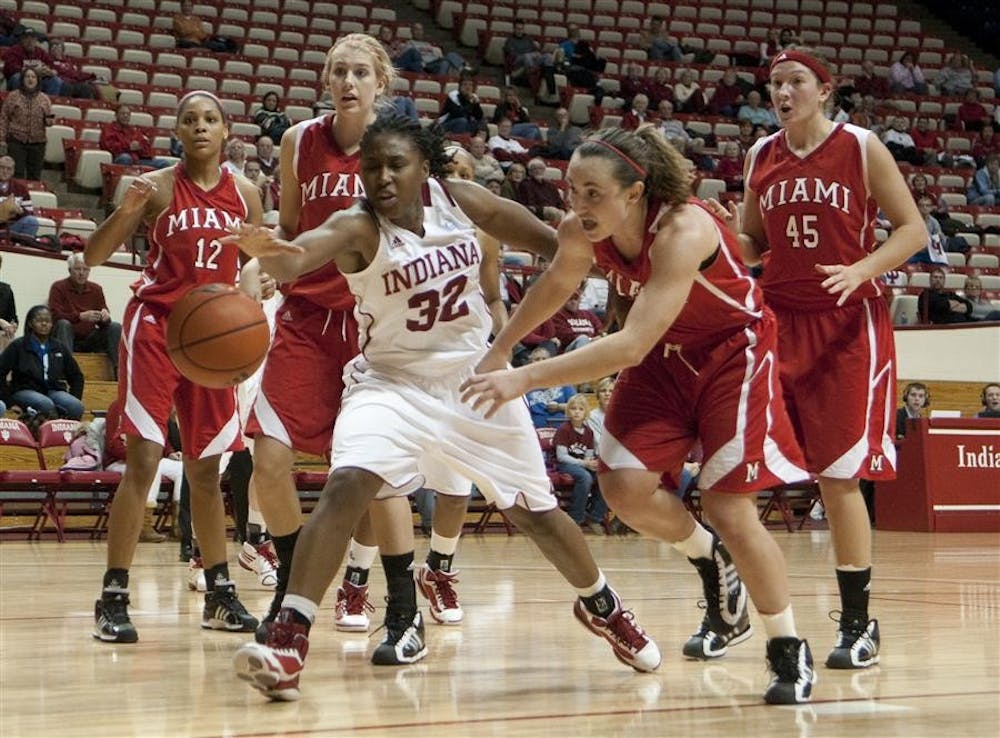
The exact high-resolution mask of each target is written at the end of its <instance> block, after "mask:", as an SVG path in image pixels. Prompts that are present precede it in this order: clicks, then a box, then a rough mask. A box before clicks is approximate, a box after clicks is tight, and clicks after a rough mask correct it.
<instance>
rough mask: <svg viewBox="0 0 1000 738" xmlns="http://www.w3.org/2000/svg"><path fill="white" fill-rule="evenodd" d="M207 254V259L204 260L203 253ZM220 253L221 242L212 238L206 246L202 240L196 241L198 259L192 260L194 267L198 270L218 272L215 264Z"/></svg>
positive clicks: (217, 266)
mask: <svg viewBox="0 0 1000 738" xmlns="http://www.w3.org/2000/svg"><path fill="white" fill-rule="evenodd" d="M206 251H207V252H208V258H207V259H206V258H205V253H206ZM221 251H222V242H221V241H220V240H219V239H217V238H213V239H212V240H211V241H209V242H208V243H207V244H206V243H205V239H204V238H199V239H198V258H197V259H195V260H194V265H195V266H196V267H198V268H199V269H210V270H212V271H218V269H219V265H218V264H217V263H216V262H217V261H218V260H219V252H221Z"/></svg>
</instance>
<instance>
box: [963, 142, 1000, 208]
mask: <svg viewBox="0 0 1000 738" xmlns="http://www.w3.org/2000/svg"><path fill="white" fill-rule="evenodd" d="M965 197H966V199H967V200H968V202H969V204H970V205H985V206H987V207H993V206H994V205H997V204H998V203H1000V156H997V155H996V154H994V155H993V156H988V157H986V162H985V163H984V165H983V166H982V167H981V168H980V169H978V170H976V174H975V175H974V176H973V177H972V181H971V182H970V183H969V190H968V192H967V193H966V195H965Z"/></svg>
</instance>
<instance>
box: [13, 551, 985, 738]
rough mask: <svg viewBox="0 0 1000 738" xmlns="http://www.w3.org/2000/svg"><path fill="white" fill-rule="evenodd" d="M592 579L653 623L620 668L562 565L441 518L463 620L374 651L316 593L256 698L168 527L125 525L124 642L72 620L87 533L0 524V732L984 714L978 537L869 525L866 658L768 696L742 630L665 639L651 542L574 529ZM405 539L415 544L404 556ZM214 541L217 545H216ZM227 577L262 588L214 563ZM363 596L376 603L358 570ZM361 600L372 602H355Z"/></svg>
mask: <svg viewBox="0 0 1000 738" xmlns="http://www.w3.org/2000/svg"><path fill="white" fill-rule="evenodd" d="M776 536H777V538H778V540H779V542H780V543H781V545H782V548H783V549H784V551H785V553H786V556H787V557H788V561H789V569H790V574H791V579H792V595H793V604H794V607H795V614H796V617H797V620H798V622H799V628H800V631H801V632H802V634H804V635H805V637H807V638H809V639H810V642H811V644H812V646H813V651H814V653H815V655H816V656H817V660H819V661H821V660H822V659H823V658H824V657H825V654H826V652H827V650H828V648H829V647H830V645H832V641H833V635H834V624H833V623H832V622H831V621H830V620H829V618H828V612H829V611H831V610H834V609H836V608H837V597H836V582H835V580H834V578H833V576H832V572H831V570H830V567H831V564H830V561H831V551H830V545H829V536H828V533H827V532H826V531H814V532H809V531H804V532H797V533H794V534H787V533H776ZM591 541H592V543H593V548H594V551H595V554H596V555H597V558H598V560H599V562H600V563H601V565H602V567H603V569H604V571H605V573H606V574H607V575H608V579H609V580H610V581H611V583H612V584H613V585H614V586H615V587H616V588H617V589H618V590H619V592H620V593H621V594H622V595H623V597H624V598H625V599H626V601H627V603H628V605H629V606H631V607H632V608H633V609H634V610H635V611H636V614H637V616H638V619H639V621H640V622H641V623H642V624H643V626H644V627H645V628H646V629H647V631H648V632H649V633H650V634H651V635H653V636H654V637H655V638H656V639H657V640H658V642H659V645H660V648H661V650H662V651H663V653H664V661H663V665H662V666H661V667H660V669H659V671H658V672H657V673H655V674H648V675H644V674H637V673H633V672H632V671H630V670H629V669H627V668H625V667H623V666H622V665H621V664H619V663H618V661H616V660H615V659H614V658H613V656H612V654H611V652H610V650H609V649H608V648H607V647H606V645H605V644H604V643H603V642H602V641H600V640H599V639H597V638H594V637H593V636H591V635H589V634H588V633H587V632H586V631H585V630H584V629H583V628H581V627H579V625H578V624H576V622H575V620H574V618H573V616H572V613H571V602H572V594H571V591H570V590H569V588H568V586H566V585H565V584H564V583H563V582H562V580H561V579H560V578H559V577H558V575H557V574H555V572H554V571H552V570H551V569H550V568H549V567H548V566H547V565H546V564H545V562H544V561H543V560H542V559H541V558H540V556H539V554H538V553H537V552H536V550H535V549H534V547H533V546H532V545H531V543H530V542H529V541H528V540H527V539H525V538H524V537H523V536H514V537H510V538H508V537H507V536H503V535H488V536H480V537H473V536H469V537H466V538H465V539H463V542H462V544H461V546H460V548H459V560H458V565H459V567H460V569H461V573H460V575H459V579H460V584H459V585H458V588H459V592H460V595H461V597H462V602H463V606H464V609H465V622H464V623H462V624H461V625H460V626H457V627H444V626H437V625H432V624H430V623H429V624H428V626H427V637H428V642H429V647H430V655H429V657H428V658H427V659H426V660H425V661H424V662H422V663H420V664H417V665H413V666H410V667H407V668H402V669H395V668H387V667H374V666H372V665H371V664H370V663H369V662H368V653H369V652H370V650H371V648H372V647H373V645H374V643H375V642H376V641H377V639H378V638H379V634H373V635H371V636H370V637H365V636H364V635H362V636H361V637H359V636H358V635H351V634H342V633H337V632H335V631H334V630H333V627H332V610H331V608H332V598H331V600H330V601H328V602H327V603H325V605H324V608H323V610H322V611H321V614H320V618H319V620H318V622H317V625H316V626H315V627H314V629H313V636H312V638H311V643H310V646H311V650H310V653H309V659H308V662H307V668H306V671H305V672H304V675H303V677H302V691H303V698H302V700H301V701H300V702H297V703H291V704H269V703H267V702H266V701H265V700H264V699H263V698H262V697H261V696H260V695H259V694H258V693H256V692H254V691H252V690H250V689H248V688H247V687H246V686H245V685H244V684H243V683H242V682H240V681H238V680H237V679H236V678H235V677H234V676H233V674H232V670H231V667H230V659H231V657H232V654H233V651H234V650H235V648H236V647H237V645H238V644H239V643H240V642H242V641H243V639H245V638H246V636H245V635H231V634H223V633H217V632H212V631H203V630H201V629H200V628H199V625H198V623H199V620H200V612H201V602H202V598H201V596H200V595H196V594H194V593H192V592H189V591H188V589H187V587H186V586H185V584H184V574H185V570H186V569H185V565H184V564H181V563H179V562H177V560H176V558H177V556H176V546H175V545H171V544H160V545H154V544H143V545H141V546H140V547H139V553H138V559H137V562H136V565H135V567H134V569H133V586H132V601H133V608H132V612H133V620H134V621H135V623H136V625H137V627H138V629H139V636H140V642H139V643H138V644H135V645H130V646H113V645H108V644H103V643H99V642H97V641H94V640H93V639H92V638H91V637H90V628H91V625H92V622H93V621H92V618H93V615H92V607H93V600H94V597H95V596H96V594H97V584H98V583H99V581H100V577H101V573H102V571H103V567H104V564H103V560H104V546H103V544H94V543H90V542H85V543H84V542H70V543H66V544H57V543H54V542H43V543H33V544H28V543H21V542H13V541H11V540H10V539H7V540H5V541H4V542H3V543H2V544H0V593H2V598H0V736H4V737H7V736H10V737H14V736H17V737H20V736H30V737H32V738H46V737H47V736H62V737H65V738H72V737H74V736H108V737H110V736H234V737H235V736H271V735H275V736H340V735H360V736H392V737H394V738H399V737H409V736H414V737H415V736H447V737H455V738H458V737H461V736H476V738H483V737H485V736H628V737H629V738H631V737H632V736H665V735H671V736H674V735H678V736H680V735H696V736H803V737H806V738H808V737H811V736H815V737H819V736H850V737H851V738H860V737H861V736H876V735H877V736H991V737H995V736H997V735H998V734H1000V647H998V636H1000V627H998V626H1000V540H998V536H996V535H990V534H976V535H969V534H963V535H958V534H952V535H935V534H922V533H921V534H918V533H877V534H876V541H875V545H876V561H877V562H878V567H877V569H876V579H875V581H874V593H873V600H872V603H873V612H874V613H875V614H876V615H877V616H878V617H879V619H880V623H881V627H882V635H883V657H882V664H881V665H880V666H878V667H876V668H874V669H872V670H869V671H866V672H857V673H852V672H836V671H830V670H828V669H825V668H822V667H820V668H819V682H818V684H817V685H816V688H815V692H814V701H813V702H812V703H811V704H809V705H807V706H802V707H797V708H794V707H768V706H765V705H764V704H763V703H762V701H761V699H760V695H761V693H762V691H763V689H764V686H765V683H766V672H765V668H764V662H763V649H764V635H763V628H762V627H760V625H759V620H757V619H756V618H755V620H754V624H755V627H756V630H757V633H756V635H755V636H754V637H753V638H752V639H750V640H749V641H748V642H747V643H745V644H743V645H741V646H738V647H736V648H734V649H733V650H732V651H731V652H730V654H729V655H728V656H726V657H725V658H724V659H722V660H719V661H717V662H712V663H708V664H705V663H699V662H691V661H686V660H685V659H683V658H682V657H681V655H680V648H681V645H682V643H683V641H684V639H685V638H686V637H687V636H688V635H689V634H690V633H691V632H692V631H693V630H694V629H695V628H696V627H697V624H698V622H699V621H700V618H701V612H700V611H699V610H698V609H697V607H696V598H697V594H698V580H697V577H696V575H695V573H694V570H693V569H692V568H691V567H690V565H688V564H687V562H685V561H684V560H683V559H682V558H681V557H680V556H679V555H678V554H676V553H674V552H673V551H671V550H670V549H669V548H667V547H665V546H662V545H659V544H655V543H652V542H648V541H643V540H639V539H637V538H625V539H623V538H614V539H610V538H601V537H594V538H591ZM425 550H426V543H425V542H420V543H419V545H418V557H421V556H422V555H423V553H424V551H425ZM233 561H235V550H234V557H233ZM234 569H235V572H236V576H237V578H238V582H239V584H240V587H241V591H242V593H243V599H244V601H245V602H246V603H247V605H248V606H249V607H251V608H252V609H253V610H254V612H257V613H259V612H261V611H262V610H263V609H264V608H265V607H266V605H267V603H268V602H269V599H270V594H269V593H268V592H267V591H266V590H263V589H261V588H260V587H258V586H256V585H255V582H254V580H253V579H252V577H251V576H250V575H249V574H248V573H247V572H244V571H242V570H240V569H238V568H236V567H235V565H234ZM373 580H374V581H373V601H374V602H376V603H381V601H382V595H383V594H384V585H383V584H382V576H381V572H380V571H376V572H375V573H374V576H373ZM376 618H377V619H378V620H380V619H381V610H380V611H379V612H377V613H376Z"/></svg>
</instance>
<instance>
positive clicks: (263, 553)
mask: <svg viewBox="0 0 1000 738" xmlns="http://www.w3.org/2000/svg"><path fill="white" fill-rule="evenodd" d="M257 554H258V555H259V556H260V557H261V558H262V559H264V560H265V561H266V562H267V563H268V564H270V565H271V568H272V569H277V568H278V565H279V563H280V562H279V561H278V554H277V553H275V551H274V547H273V546H271V544H270V543H265V544H263V545H262V546H261V547H260V548H258V549H257Z"/></svg>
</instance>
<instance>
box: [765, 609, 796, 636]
mask: <svg viewBox="0 0 1000 738" xmlns="http://www.w3.org/2000/svg"><path fill="white" fill-rule="evenodd" d="M758 614H759V615H760V618H761V620H763V621H764V632H765V633H767V640H771V639H772V638H798V637H799V634H798V631H796V630H795V616H793V615H792V606H791V605H788V607H786V608H785V609H784V610H782V611H781V612H776V613H775V614H774V615H765V614H764V613H758Z"/></svg>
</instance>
